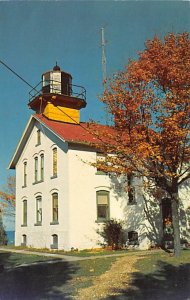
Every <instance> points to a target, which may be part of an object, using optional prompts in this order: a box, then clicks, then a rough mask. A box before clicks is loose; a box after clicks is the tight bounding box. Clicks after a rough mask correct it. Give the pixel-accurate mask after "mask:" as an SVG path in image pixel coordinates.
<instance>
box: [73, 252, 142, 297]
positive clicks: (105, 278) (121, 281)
mask: <svg viewBox="0 0 190 300" xmlns="http://www.w3.org/2000/svg"><path fill="white" fill-rule="evenodd" d="M138 259H142V256H141V257H139V256H125V257H121V258H118V259H117V261H116V262H115V263H114V264H113V265H112V267H111V269H110V270H109V271H107V272H106V273H104V274H102V275H101V276H99V277H96V278H95V280H94V282H93V285H92V286H91V287H88V288H84V289H81V290H79V293H78V295H77V296H76V299H77V300H87V299H93V300H99V299H104V298H105V297H106V296H113V295H119V292H118V290H120V289H122V288H125V289H126V287H127V286H129V285H130V282H131V274H132V273H133V272H135V271H137V270H136V269H135V267H134V264H135V263H136V261H137V260H138Z"/></svg>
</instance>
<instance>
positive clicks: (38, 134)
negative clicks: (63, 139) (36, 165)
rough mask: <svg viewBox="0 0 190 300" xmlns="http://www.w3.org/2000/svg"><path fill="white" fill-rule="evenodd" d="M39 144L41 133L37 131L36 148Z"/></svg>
mask: <svg viewBox="0 0 190 300" xmlns="http://www.w3.org/2000/svg"><path fill="white" fill-rule="evenodd" d="M40 144H41V131H40V129H38V130H37V146H38V145H40Z"/></svg>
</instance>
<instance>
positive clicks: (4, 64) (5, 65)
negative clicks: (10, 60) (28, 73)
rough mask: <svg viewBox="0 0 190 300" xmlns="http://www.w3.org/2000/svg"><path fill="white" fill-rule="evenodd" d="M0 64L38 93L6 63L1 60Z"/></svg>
mask: <svg viewBox="0 0 190 300" xmlns="http://www.w3.org/2000/svg"><path fill="white" fill-rule="evenodd" d="M0 63H1V64H2V65H3V66H4V67H6V68H7V69H8V70H9V71H11V72H12V73H13V74H14V75H16V76H17V77H18V78H20V79H21V80H22V81H23V82H24V83H26V84H27V85H28V86H29V87H31V88H32V89H34V90H35V91H36V92H39V91H37V90H36V89H35V88H34V87H33V86H32V85H31V84H30V83H28V81H26V80H25V79H24V78H23V77H21V76H20V75H19V74H18V73H16V72H15V71H14V70H13V69H11V68H10V67H9V66H8V65H7V64H6V63H4V62H3V61H2V60H0Z"/></svg>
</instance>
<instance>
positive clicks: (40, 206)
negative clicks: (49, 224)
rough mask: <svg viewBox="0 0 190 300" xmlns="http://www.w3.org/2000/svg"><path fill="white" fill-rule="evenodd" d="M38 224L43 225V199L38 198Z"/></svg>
mask: <svg viewBox="0 0 190 300" xmlns="http://www.w3.org/2000/svg"><path fill="white" fill-rule="evenodd" d="M36 223H37V225H40V224H41V223H42V197H41V196H38V197H36Z"/></svg>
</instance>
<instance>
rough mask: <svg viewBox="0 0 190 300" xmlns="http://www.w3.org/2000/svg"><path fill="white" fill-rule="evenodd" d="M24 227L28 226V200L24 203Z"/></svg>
mask: <svg viewBox="0 0 190 300" xmlns="http://www.w3.org/2000/svg"><path fill="white" fill-rule="evenodd" d="M23 225H24V226H26V225H27V200H24V201H23Z"/></svg>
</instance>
